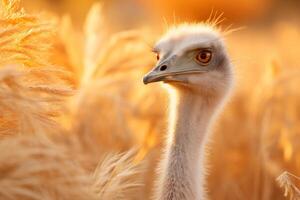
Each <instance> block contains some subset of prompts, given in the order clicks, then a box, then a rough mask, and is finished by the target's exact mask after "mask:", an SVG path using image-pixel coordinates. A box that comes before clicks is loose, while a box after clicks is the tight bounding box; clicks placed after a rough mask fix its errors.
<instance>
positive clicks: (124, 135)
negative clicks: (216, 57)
mask: <svg viewBox="0 0 300 200" xmlns="http://www.w3.org/2000/svg"><path fill="white" fill-rule="evenodd" d="M19 3H21V4H19ZM22 7H24V9H22ZM299 8H300V5H299V2H298V1H297V0H294V1H293V0H291V1H288V3H287V2H285V3H282V2H280V1H272V0H263V1H260V0H242V1H237V0H231V1H221V0H213V1H209V2H208V1H202V0H189V1H186V0H184V1H183V0H180V1H167V0H163V1H161V0H151V1H150V0H143V1H141V0H128V1H123V0H115V1H110V0H109V1H108V0H104V1H101V2H100V3H99V2H98V1H93V0H79V1H76V3H74V1H72V0H60V1H53V0H39V1H36V0H23V1H21V2H19V1H18V0H2V4H1V7H0V9H1V13H0V139H1V140H0V199H9V198H10V199H46V197H47V198H49V199H62V200H64V199H91V200H93V199H118V200H119V199H122V198H123V197H126V198H124V199H150V197H151V195H152V185H153V182H154V177H155V169H156V167H157V162H158V160H159V158H160V156H161V154H162V145H163V144H162V143H163V141H164V140H163V138H165V137H166V134H167V130H168V127H167V122H168V120H170V121H171V122H173V121H175V120H174V119H172V117H175V116H176V115H175V114H174V113H172V112H174V109H173V107H174V106H176V105H173V104H171V105H169V104H168V98H167V93H169V94H170V96H169V98H170V99H171V100H172V99H176V98H178V97H177V96H176V92H175V91H174V90H173V89H172V88H170V87H169V86H168V85H166V84H162V85H163V86H162V85H161V84H153V85H151V86H149V87H145V86H144V85H143V83H142V77H143V75H144V74H145V73H146V72H147V71H149V69H151V68H152V67H153V66H155V62H156V61H157V60H156V58H155V56H153V52H151V49H152V45H153V44H154V41H155V40H156V39H157V38H158V37H159V35H160V34H161V33H162V32H164V31H165V30H164V29H166V28H168V27H170V26H172V25H173V24H176V23H181V22H184V21H189V22H190V21H196V22H197V21H202V20H206V19H207V18H208V17H209V16H210V17H211V19H217V20H216V21H218V23H220V27H221V29H222V28H223V30H224V31H228V33H229V32H230V31H229V30H235V28H237V30H238V29H239V27H246V28H244V29H242V30H239V31H233V32H232V33H231V34H228V35H226V38H225V40H226V44H227V46H228V50H229V54H230V57H231V58H232V62H233V64H234V66H235V73H236V77H237V85H236V88H235V91H234V97H233V99H232V100H231V101H230V103H229V106H228V107H227V108H226V111H225V113H223V114H222V115H221V117H220V119H219V120H218V122H217V124H216V126H215V127H214V135H213V138H212V142H211V144H209V148H208V149H209V151H208V152H209V153H208V163H209V166H210V170H209V172H210V173H209V176H208V184H207V188H208V191H210V193H209V194H210V199H217V200H222V199H230V200H235V199H236V200H238V199H241V200H244V199H250V200H260V199H263V200H275V199H276V200H279V199H284V197H283V191H282V190H281V189H280V188H278V186H277V184H276V177H277V176H279V175H280V174H281V173H282V172H283V171H288V172H291V173H294V174H295V175H297V176H300V160H299V157H300V143H299V134H300V93H299V84H300V78H299V77H300V60H299V55H300V26H299V25H300V21H299V19H300V14H299ZM41 11H43V12H41ZM222 13H223V14H222ZM223 18H224V20H223ZM230 24H233V25H230ZM226 27H227V30H226ZM161 56H163V55H161ZM212 56H213V55H212V54H211V52H207V51H206V52H204V53H203V54H199V56H197V58H196V59H198V61H199V62H201V63H204V64H205V63H208V62H210V59H211V57H212ZM157 59H158V60H159V59H160V55H159V54H157ZM192 59H195V58H192ZM204 67H205V66H204ZM164 89H167V92H166V91H165V90H164ZM171 102H175V101H171ZM168 111H169V112H171V119H168V118H167V117H166V116H167V115H168V113H167V112H168ZM171 127H173V126H172V125H171ZM169 139H172V138H169ZM130 149H134V150H132V151H130ZM127 151H129V153H124V154H121V155H115V154H113V155H111V153H121V152H127ZM284 175H287V174H284ZM289 176H291V175H289ZM282 178H283V179H282ZM287 178H288V177H287V176H283V177H281V179H280V180H281V182H283V183H285V182H286V181H287V180H288V183H291V181H294V182H295V183H294V182H293V184H295V185H296V182H297V180H298V178H295V180H292V179H287ZM58 186H59V187H58ZM108 186H110V187H112V188H108ZM289 186H290V187H291V188H292V189H290V190H289V191H290V192H292V193H297V189H295V188H296V186H295V187H294V186H292V184H290V185H289ZM291 190H292V191H291ZM122 195H123V196H122ZM298 195H299V194H298ZM58 196H59V197H60V198H58ZM8 197H9V198H8Z"/></svg>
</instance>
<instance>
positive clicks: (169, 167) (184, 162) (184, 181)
mask: <svg viewBox="0 0 300 200" xmlns="http://www.w3.org/2000/svg"><path fill="white" fill-rule="evenodd" d="M171 101H173V102H171V109H170V118H171V119H170V127H169V136H168V141H167V147H166V154H165V158H164V159H163V161H162V163H161V165H162V166H161V170H162V174H161V181H160V183H159V184H160V185H159V186H158V187H159V188H160V189H159V190H160V191H159V192H158V193H159V194H158V195H159V197H158V199H159V200H179V199H180V200H202V199H204V196H205V194H204V191H203V178H204V177H203V154H204V151H203V147H204V143H205V140H206V138H207V132H208V130H209V126H210V124H211V121H212V118H213V116H214V113H215V111H216V107H217V103H216V102H212V101H210V100H208V99H204V98H203V97H202V96H201V94H197V93H192V92H190V91H186V92H181V93H179V94H178V96H177V97H176V98H171ZM172 118H173V119H172Z"/></svg>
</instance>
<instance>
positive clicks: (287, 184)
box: [277, 171, 300, 200]
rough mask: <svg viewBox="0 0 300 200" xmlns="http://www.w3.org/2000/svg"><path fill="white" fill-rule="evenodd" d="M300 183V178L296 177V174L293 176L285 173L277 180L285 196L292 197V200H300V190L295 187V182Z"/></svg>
mask: <svg viewBox="0 0 300 200" xmlns="http://www.w3.org/2000/svg"><path fill="white" fill-rule="evenodd" d="M292 179H294V180H296V181H300V177H298V176H295V175H294V174H291V173H289V172H287V171H285V172H283V173H282V174H281V175H280V176H278V178H277V182H278V184H279V186H280V187H281V188H283V189H284V196H285V197H288V196H289V197H290V200H299V199H300V190H299V188H298V187H297V186H296V185H295V183H294V181H293V180H292Z"/></svg>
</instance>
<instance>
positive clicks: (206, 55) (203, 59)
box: [196, 50, 212, 65]
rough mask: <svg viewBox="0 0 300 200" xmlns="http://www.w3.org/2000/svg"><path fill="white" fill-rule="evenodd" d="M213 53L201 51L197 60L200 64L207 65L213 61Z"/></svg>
mask: <svg viewBox="0 0 300 200" xmlns="http://www.w3.org/2000/svg"><path fill="white" fill-rule="evenodd" d="M211 57H212V52H211V51H209V50H201V51H200V52H199V53H198V54H197V56H196V60H197V61H198V62H200V64H204V65H207V64H208V63H209V61H210V60H211Z"/></svg>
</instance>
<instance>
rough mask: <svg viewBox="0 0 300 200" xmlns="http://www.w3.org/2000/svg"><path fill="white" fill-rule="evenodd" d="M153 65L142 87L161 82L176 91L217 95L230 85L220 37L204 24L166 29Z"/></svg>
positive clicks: (225, 54)
mask: <svg viewBox="0 0 300 200" xmlns="http://www.w3.org/2000/svg"><path fill="white" fill-rule="evenodd" d="M153 51H154V52H155V53H156V54H157V60H158V61H157V65H156V67H154V69H153V70H152V71H150V72H149V73H148V74H147V75H145V77H144V79H143V81H144V83H145V84H148V83H152V82H158V81H163V82H164V83H167V84H169V85H171V86H173V87H175V88H176V89H179V90H189V91H191V90H192V91H194V92H201V93H203V92H204V93H205V94H206V95H208V94H210V95H213V96H215V95H220V94H224V93H226V91H228V90H229V89H230V87H231V85H232V84H231V83H232V69H231V62H230V60H229V57H228V55H227V52H226V49H225V46H224V43H223V39H222V36H221V33H220V32H219V31H218V30H217V29H215V28H213V27H211V26H209V25H205V24H195V25H191V24H183V25H180V26H177V27H174V28H172V29H170V30H169V31H168V32H167V33H166V34H165V35H164V36H163V37H162V38H161V39H160V40H159V41H158V42H157V44H156V45H155V47H154V49H153Z"/></svg>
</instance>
